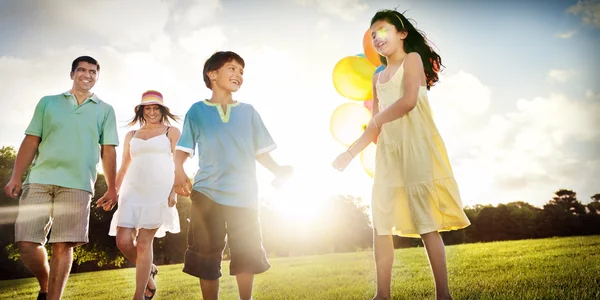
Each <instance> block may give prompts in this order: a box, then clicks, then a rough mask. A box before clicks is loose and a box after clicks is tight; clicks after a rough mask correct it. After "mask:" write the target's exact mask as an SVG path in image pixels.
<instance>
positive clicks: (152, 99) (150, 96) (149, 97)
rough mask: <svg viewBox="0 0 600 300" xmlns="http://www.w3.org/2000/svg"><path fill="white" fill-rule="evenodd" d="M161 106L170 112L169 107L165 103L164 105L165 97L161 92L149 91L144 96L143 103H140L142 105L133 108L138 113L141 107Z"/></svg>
mask: <svg viewBox="0 0 600 300" xmlns="http://www.w3.org/2000/svg"><path fill="white" fill-rule="evenodd" d="M153 104H156V105H160V106H162V107H164V108H166V109H167V110H168V111H170V109H169V107H167V106H166V105H165V104H164V103H163V95H162V94H161V93H160V92H159V91H155V90H147V91H145V92H144V93H143V94H142V102H140V104H138V105H136V106H135V107H134V108H133V111H136V112H137V109H138V107H140V106H141V105H153Z"/></svg>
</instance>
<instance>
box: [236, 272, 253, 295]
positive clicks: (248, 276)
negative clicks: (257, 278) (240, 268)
mask: <svg viewBox="0 0 600 300" xmlns="http://www.w3.org/2000/svg"><path fill="white" fill-rule="evenodd" d="M235 279H236V281H237V285H238V292H239V293H240V298H239V299H240V300H250V299H252V284H253V283H254V274H252V273H238V274H236V275H235Z"/></svg>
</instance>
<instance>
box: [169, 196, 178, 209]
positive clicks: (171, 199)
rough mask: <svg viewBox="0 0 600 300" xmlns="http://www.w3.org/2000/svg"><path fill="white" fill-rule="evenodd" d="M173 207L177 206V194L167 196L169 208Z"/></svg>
mask: <svg viewBox="0 0 600 300" xmlns="http://www.w3.org/2000/svg"><path fill="white" fill-rule="evenodd" d="M175 205H177V194H176V193H171V195H169V207H173V206H175Z"/></svg>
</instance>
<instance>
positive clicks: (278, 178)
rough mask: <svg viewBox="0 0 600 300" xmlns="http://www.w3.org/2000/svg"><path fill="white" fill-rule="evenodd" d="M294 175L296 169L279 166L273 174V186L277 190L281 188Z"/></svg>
mask: <svg viewBox="0 0 600 300" xmlns="http://www.w3.org/2000/svg"><path fill="white" fill-rule="evenodd" d="M293 173H294V168H293V167H292V166H279V167H278V168H277V169H276V170H274V172H273V174H274V175H275V179H274V180H273V181H272V182H271V185H272V186H274V187H276V188H279V187H281V186H282V185H283V184H284V183H285V181H287V180H288V179H289V178H290V177H292V174H293Z"/></svg>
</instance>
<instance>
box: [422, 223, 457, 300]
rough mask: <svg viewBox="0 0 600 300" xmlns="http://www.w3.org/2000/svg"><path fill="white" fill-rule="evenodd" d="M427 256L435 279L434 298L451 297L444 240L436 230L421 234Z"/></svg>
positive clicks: (439, 299)
mask: <svg viewBox="0 0 600 300" xmlns="http://www.w3.org/2000/svg"><path fill="white" fill-rule="evenodd" d="M421 238H422V239H423V244H424V245H425V250H426V251H427V256H428V257H429V265H431V271H432V272H433V278H434V280H435V298H436V299H438V300H441V299H452V296H451V295H450V289H449V288H448V271H447V269H446V251H445V249H444V241H443V240H442V237H441V236H440V233H439V232H437V231H434V232H429V233H425V234H421Z"/></svg>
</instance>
